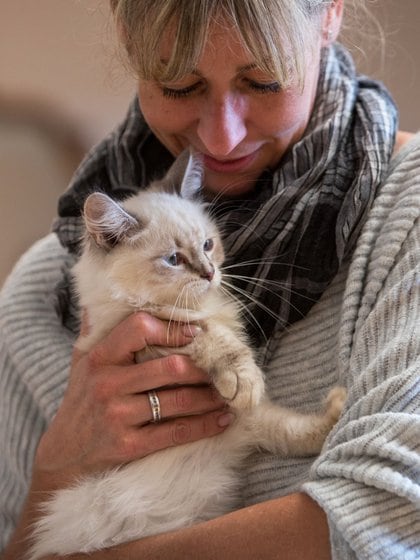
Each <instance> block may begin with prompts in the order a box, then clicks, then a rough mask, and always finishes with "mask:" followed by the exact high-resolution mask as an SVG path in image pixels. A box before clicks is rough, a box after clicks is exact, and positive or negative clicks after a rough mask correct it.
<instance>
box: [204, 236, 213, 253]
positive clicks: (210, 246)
mask: <svg viewBox="0 0 420 560" xmlns="http://www.w3.org/2000/svg"><path fill="white" fill-rule="evenodd" d="M213 247H214V241H213V239H206V240H205V241H204V245H203V250H204V251H206V252H207V251H211V250H212V249H213Z"/></svg>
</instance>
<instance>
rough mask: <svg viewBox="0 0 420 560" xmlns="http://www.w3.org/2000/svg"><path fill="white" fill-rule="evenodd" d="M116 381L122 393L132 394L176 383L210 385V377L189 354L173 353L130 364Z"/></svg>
mask: <svg viewBox="0 0 420 560" xmlns="http://www.w3.org/2000/svg"><path fill="white" fill-rule="evenodd" d="M115 381H116V382H118V391H119V394H120V395H131V394H134V393H144V392H146V391H151V390H152V389H158V388H160V387H167V386H174V385H199V384H206V385H208V383H209V377H208V374H207V373H206V372H204V371H203V370H202V369H200V368H198V367H197V366H196V365H195V364H194V362H193V361H192V360H191V359H190V358H189V357H188V356H182V355H180V354H171V355H170V356H166V357H164V358H158V359H155V360H150V361H149V362H144V363H143V364H138V365H137V364H136V365H130V366H128V367H126V368H125V370H124V372H123V374H122V375H120V377H119V379H117V380H115Z"/></svg>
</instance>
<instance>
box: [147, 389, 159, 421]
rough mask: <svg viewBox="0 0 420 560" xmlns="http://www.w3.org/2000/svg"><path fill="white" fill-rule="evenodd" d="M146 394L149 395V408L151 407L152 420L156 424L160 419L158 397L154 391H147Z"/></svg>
mask: <svg viewBox="0 0 420 560" xmlns="http://www.w3.org/2000/svg"><path fill="white" fill-rule="evenodd" d="M147 396H148V397H149V403H150V408H151V409H152V422H153V423H154V424H156V423H157V422H160V421H161V420H162V416H161V414H160V401H159V397H158V396H157V393H156V391H148V392H147Z"/></svg>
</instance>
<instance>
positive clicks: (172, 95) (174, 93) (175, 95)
mask: <svg viewBox="0 0 420 560" xmlns="http://www.w3.org/2000/svg"><path fill="white" fill-rule="evenodd" d="M198 88H199V84H193V85H192V86H188V87H185V88H181V89H174V88H168V87H162V94H163V96H164V97H167V98H169V99H180V98H182V97H188V95H190V94H192V93H194V92H195V91H196V90H197V89H198Z"/></svg>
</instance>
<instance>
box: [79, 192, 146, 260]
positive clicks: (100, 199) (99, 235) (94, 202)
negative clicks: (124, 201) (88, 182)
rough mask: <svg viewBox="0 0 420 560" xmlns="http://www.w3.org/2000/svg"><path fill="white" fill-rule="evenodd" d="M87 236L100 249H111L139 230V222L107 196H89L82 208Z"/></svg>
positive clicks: (100, 194)
mask: <svg viewBox="0 0 420 560" xmlns="http://www.w3.org/2000/svg"><path fill="white" fill-rule="evenodd" d="M83 219H84V221H85V226H86V231H87V233H88V235H89V236H90V237H91V238H92V239H93V240H94V241H95V243H96V245H97V246H98V247H101V248H102V249H111V248H112V247H114V246H115V245H116V244H117V243H118V242H120V241H122V240H123V239H124V238H126V237H127V236H129V235H130V234H132V233H134V231H136V230H138V229H139V222H138V220H136V218H134V217H133V216H131V214H129V213H128V212H126V211H125V210H124V208H122V207H121V206H120V205H119V204H118V203H117V202H115V201H114V200H112V198H110V197H109V196H108V195H106V194H104V193H100V192H96V193H92V194H90V195H89V196H88V197H87V199H86V201H85V204H84V207H83Z"/></svg>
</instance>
